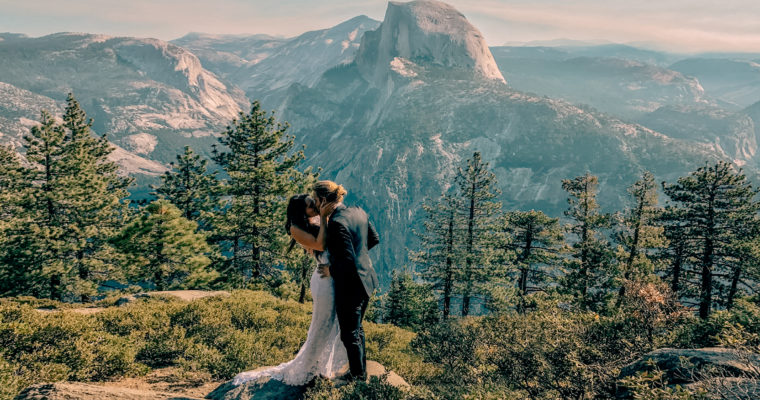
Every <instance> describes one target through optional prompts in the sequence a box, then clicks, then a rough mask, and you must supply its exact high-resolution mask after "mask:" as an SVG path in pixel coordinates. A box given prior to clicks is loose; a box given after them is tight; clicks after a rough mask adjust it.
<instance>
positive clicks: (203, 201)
mask: <svg viewBox="0 0 760 400" xmlns="http://www.w3.org/2000/svg"><path fill="white" fill-rule="evenodd" d="M207 163H208V161H207V160H205V159H201V157H200V156H199V155H198V154H196V153H195V152H193V150H192V149H191V148H190V147H189V146H185V151H184V153H183V154H179V155H177V162H176V163H171V165H172V170H171V171H166V173H164V175H163V176H162V177H161V185H160V186H158V187H157V188H156V194H157V195H158V197H159V198H162V199H167V200H169V201H170V202H171V203H172V204H174V205H175V206H177V208H179V209H180V211H182V215H183V216H184V217H185V218H187V219H189V220H192V221H196V222H199V223H200V222H201V221H202V219H203V218H202V216H207V215H208V213H209V212H211V210H212V207H213V190H214V188H215V186H216V178H215V176H214V175H213V174H212V173H209V171H208V168H207ZM201 226H203V225H202V224H201Z"/></svg>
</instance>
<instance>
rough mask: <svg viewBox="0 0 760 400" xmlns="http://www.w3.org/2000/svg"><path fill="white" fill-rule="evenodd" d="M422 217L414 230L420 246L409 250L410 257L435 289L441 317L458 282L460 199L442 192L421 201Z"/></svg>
mask: <svg viewBox="0 0 760 400" xmlns="http://www.w3.org/2000/svg"><path fill="white" fill-rule="evenodd" d="M422 208H423V209H424V210H425V213H426V216H425V220H424V221H423V222H422V225H423V226H422V229H420V230H415V233H416V235H417V237H418V238H419V239H420V248H421V249H423V250H420V251H412V252H410V254H409V255H410V257H409V258H410V259H411V261H412V262H414V263H415V264H416V265H417V266H418V267H419V270H420V272H421V275H422V278H423V279H424V280H425V281H426V282H430V284H431V285H432V289H433V290H434V291H435V292H437V293H439V295H440V299H441V303H442V305H443V318H444V319H447V318H448V317H449V315H450V314H451V299H452V297H453V296H454V289H455V286H456V285H457V284H458V282H459V281H458V278H459V273H458V272H457V271H458V269H459V267H460V265H461V264H460V262H461V258H462V249H463V248H462V245H461V244H462V228H461V225H462V218H461V215H460V213H459V211H458V210H459V209H460V208H461V201H459V200H458V199H457V198H455V197H453V196H448V195H444V196H441V198H439V199H437V200H435V201H428V202H425V203H424V204H423V205H422Z"/></svg>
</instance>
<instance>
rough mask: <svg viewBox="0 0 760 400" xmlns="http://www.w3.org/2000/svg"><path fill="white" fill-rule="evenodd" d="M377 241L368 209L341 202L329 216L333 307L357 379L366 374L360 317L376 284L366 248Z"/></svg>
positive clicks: (328, 239)
mask: <svg viewBox="0 0 760 400" xmlns="http://www.w3.org/2000/svg"><path fill="white" fill-rule="evenodd" d="M379 242H380V239H379V237H378V235H377V232H376V231H375V229H374V228H373V227H372V224H371V223H370V222H369V219H368V218H367V213H366V212H364V210H362V209H361V208H358V207H346V206H344V205H343V204H340V205H338V207H337V208H336V209H335V212H333V214H332V215H331V216H330V221H329V222H328V224H327V250H328V251H329V252H330V275H331V276H332V278H333V283H334V284H335V311H336V313H337V315H338V324H339V325H340V339H341V341H342V342H343V345H344V346H345V347H346V353H347V355H348V365H349V367H350V368H351V375H352V377H354V378H359V379H366V376H367V358H366V355H365V352H364V328H362V318H364V312H365V311H366V310H367V304H368V303H369V298H370V296H372V293H373V292H374V291H375V288H377V286H378V281H377V274H376V273H375V270H374V269H373V268H372V261H370V259H369V249H371V248H373V247H374V246H375V245H377V244H378V243H379Z"/></svg>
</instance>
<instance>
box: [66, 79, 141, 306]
mask: <svg viewBox="0 0 760 400" xmlns="http://www.w3.org/2000/svg"><path fill="white" fill-rule="evenodd" d="M91 127H92V120H91V119H89V118H87V115H86V114H85V112H84V110H82V108H81V107H80V105H79V102H77V100H76V99H75V98H74V96H73V95H72V94H69V95H68V98H67V99H66V110H65V112H64V115H63V128H64V132H65V135H64V141H63V153H62V157H61V171H62V172H63V173H62V174H61V176H59V179H60V181H61V185H62V186H63V190H64V192H65V193H66V196H65V197H63V198H62V199H61V200H62V202H61V206H62V208H63V209H64V211H65V214H66V221H65V224H64V227H65V231H66V236H67V238H68V239H69V240H70V241H71V251H72V254H71V255H68V256H67V258H70V261H69V262H70V266H69V268H68V269H69V271H70V273H69V276H68V277H67V280H68V284H69V290H70V291H71V292H73V294H76V295H79V296H80V297H81V299H82V300H83V301H87V300H88V299H89V295H91V294H93V293H94V292H95V284H96V283H97V282H98V281H101V280H105V279H106V278H108V277H113V276H114V275H113V274H114V273H117V272H118V271H117V267H118V266H117V265H115V264H114V263H113V262H112V261H113V259H114V254H113V249H112V248H111V247H110V245H109V244H108V239H109V238H110V237H111V236H112V235H114V234H115V233H116V232H117V231H118V230H119V229H121V227H122V226H123V225H124V224H125V223H126V220H127V218H128V217H129V208H128V203H127V202H126V201H125V199H126V197H127V196H129V192H128V191H127V187H128V186H129V185H130V184H131V183H132V182H133V179H132V178H130V177H128V176H123V175H120V174H119V173H118V165H117V164H116V163H115V162H113V161H111V160H109V159H108V156H109V155H110V154H111V152H112V151H113V150H114V148H113V146H111V145H110V144H109V143H108V140H107V139H106V136H105V135H101V136H99V137H98V136H95V135H93V132H92V131H91Z"/></svg>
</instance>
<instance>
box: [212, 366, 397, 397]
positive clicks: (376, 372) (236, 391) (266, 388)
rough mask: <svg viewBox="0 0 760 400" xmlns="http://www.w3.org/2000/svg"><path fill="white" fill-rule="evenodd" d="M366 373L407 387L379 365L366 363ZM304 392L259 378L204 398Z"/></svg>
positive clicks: (221, 388)
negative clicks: (384, 376) (385, 376)
mask: <svg viewBox="0 0 760 400" xmlns="http://www.w3.org/2000/svg"><path fill="white" fill-rule="evenodd" d="M266 368H269V367H262V368H259V370H262V369H266ZM347 371H348V367H347V366H346V367H344V370H343V371H341V372H340V373H339V375H341V374H343V373H345V372H347ZM367 373H368V374H369V376H371V377H372V376H377V377H380V376H382V375H385V374H386V373H387V374H388V375H387V379H388V383H390V384H391V385H393V386H396V387H402V388H403V387H409V384H408V383H406V381H405V380H404V378H402V377H400V376H398V375H397V374H396V373H394V372H392V371H391V372H388V371H387V370H386V369H385V367H383V366H382V365H381V364H380V363H377V362H374V361H367ZM306 390H308V385H306V386H290V385H286V384H284V383H282V382H280V381H276V380H271V379H269V378H261V379H259V380H257V381H252V382H249V383H246V384H244V385H240V386H234V385H232V383H231V382H227V383H224V384H222V385H221V386H219V387H218V388H216V390H214V391H213V392H211V393H210V394H209V395H208V396H206V398H207V399H212V400H275V399H279V400H300V399H302V398H303V395H304V393H306Z"/></svg>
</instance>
